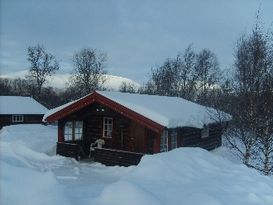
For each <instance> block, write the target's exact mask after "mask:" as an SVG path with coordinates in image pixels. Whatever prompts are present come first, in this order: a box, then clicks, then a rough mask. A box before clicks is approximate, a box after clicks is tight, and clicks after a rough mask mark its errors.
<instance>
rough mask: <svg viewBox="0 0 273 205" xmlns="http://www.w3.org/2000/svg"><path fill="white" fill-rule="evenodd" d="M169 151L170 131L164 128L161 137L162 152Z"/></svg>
mask: <svg viewBox="0 0 273 205" xmlns="http://www.w3.org/2000/svg"><path fill="white" fill-rule="evenodd" d="M167 151H168V131H167V130H164V131H163V134H162V136H161V139H160V152H167Z"/></svg>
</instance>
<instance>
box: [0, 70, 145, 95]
mask: <svg viewBox="0 0 273 205" xmlns="http://www.w3.org/2000/svg"><path fill="white" fill-rule="evenodd" d="M26 74H27V70H22V71H17V72H12V73H7V74H5V75H0V77H2V78H10V79H15V78H25V75H26ZM70 76H71V75H70V74H55V75H54V76H52V77H51V78H50V79H49V83H48V84H47V85H46V86H48V85H50V86H52V87H54V88H58V89H64V88H65V87H67V85H68V81H69V77H70ZM123 82H125V83H127V84H132V85H134V86H135V87H136V88H139V87H140V84H139V83H137V82H135V81H133V80H131V79H129V78H125V77H121V76H115V75H109V74H106V75H105V82H104V87H105V88H107V89H109V90H114V91H117V90H119V88H120V86H121V85H122V83H123Z"/></svg>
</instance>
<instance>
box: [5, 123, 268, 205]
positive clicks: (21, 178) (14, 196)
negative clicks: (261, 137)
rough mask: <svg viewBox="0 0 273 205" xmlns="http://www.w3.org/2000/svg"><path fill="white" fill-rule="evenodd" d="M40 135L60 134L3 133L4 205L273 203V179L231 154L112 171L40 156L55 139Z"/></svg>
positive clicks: (173, 157)
mask: <svg viewBox="0 0 273 205" xmlns="http://www.w3.org/2000/svg"><path fill="white" fill-rule="evenodd" d="M30 126H31V125H30ZM40 126H42V125H40ZM13 127H14V129H13ZM46 129H48V131H46ZM20 130H21V132H22V133H20ZM28 130H29V133H28ZM33 130H36V131H37V133H36V134H33V132H32V131H33ZM39 130H41V131H42V130H43V132H44V136H46V134H45V133H46V132H48V133H49V134H48V136H49V135H51V134H54V132H55V136H56V135H57V130H56V129H55V131H53V130H54V128H52V127H38V126H36V125H35V126H34V127H33V128H30V127H29V128H28V129H25V128H24V127H23V126H22V127H20V126H9V127H7V128H4V131H3V130H2V131H1V132H0V140H1V143H0V179H1V181H0V190H1V191H0V204H3V205H5V204H9V205H17V204H28V205H37V204H39V205H52V204H58V205H70V204H81V205H106V204H107V205H109V204H111V205H115V204H118V205H120V204H122V205H127V204H128V205H129V204H130V205H139V204H141V205H146V204H147V205H153V204H157V205H160V204H166V205H172V204H181V205H230V204H232V205H272V204H273V178H272V177H266V176H262V175H261V174H259V173H258V172H257V171H255V170H252V169H249V168H247V167H245V166H244V165H242V164H240V163H238V161H236V160H235V159H232V160H229V158H230V154H229V151H228V149H226V148H224V149H223V148H220V149H218V150H216V151H214V152H208V151H205V150H203V149H200V148H180V149H175V150H173V151H171V152H168V153H161V154H156V155H147V156H144V157H143V159H142V160H141V162H140V164H139V165H138V166H132V167H128V168H125V167H117V166H115V167H106V166H104V165H101V164H99V163H87V162H81V163H78V162H76V161H75V160H73V159H69V158H65V157H61V156H48V155H46V154H44V153H41V152H37V151H38V150H39V147H41V148H43V150H49V149H50V147H51V145H52V144H51V139H50V138H48V140H49V142H48V143H46V138H43V139H42V141H43V142H44V145H43V146H42V144H43V143H41V144H40V143H30V141H32V140H33V139H34V138H37V137H40V136H39V132H38V131H39ZM41 133H42V132H41ZM24 135H25V137H24ZM32 138H33V139H32ZM29 144H30V145H29ZM27 146H28V147H27ZM35 150H36V151H35Z"/></svg>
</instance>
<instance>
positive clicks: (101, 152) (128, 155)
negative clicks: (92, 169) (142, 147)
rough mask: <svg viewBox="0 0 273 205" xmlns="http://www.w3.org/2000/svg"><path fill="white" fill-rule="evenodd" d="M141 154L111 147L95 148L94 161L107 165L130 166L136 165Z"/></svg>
mask: <svg viewBox="0 0 273 205" xmlns="http://www.w3.org/2000/svg"><path fill="white" fill-rule="evenodd" d="M142 156H143V154H141V153H133V152H126V151H122V150H112V149H104V148H102V149H98V148H97V149H95V153H94V161H95V162H100V163H102V164H105V165H107V166H115V165H118V166H125V167H128V166H131V165H137V164H138V163H139V162H140V160H141V158H142Z"/></svg>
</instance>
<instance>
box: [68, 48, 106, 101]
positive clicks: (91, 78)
mask: <svg viewBox="0 0 273 205" xmlns="http://www.w3.org/2000/svg"><path fill="white" fill-rule="evenodd" d="M106 58H107V57H106V54H105V53H102V52H100V51H98V50H96V49H91V48H84V49H82V50H80V51H79V52H76V53H75V54H74V56H73V65H74V71H73V76H72V83H71V86H72V87H74V89H76V90H77V92H78V93H79V94H80V95H81V96H82V95H86V94H88V93H90V92H92V91H94V90H96V89H101V87H102V84H103V83H104V81H105V78H104V76H103V74H105V73H106V71H105V70H104V67H105V63H106Z"/></svg>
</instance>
